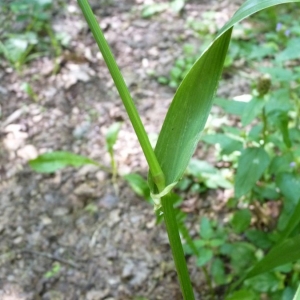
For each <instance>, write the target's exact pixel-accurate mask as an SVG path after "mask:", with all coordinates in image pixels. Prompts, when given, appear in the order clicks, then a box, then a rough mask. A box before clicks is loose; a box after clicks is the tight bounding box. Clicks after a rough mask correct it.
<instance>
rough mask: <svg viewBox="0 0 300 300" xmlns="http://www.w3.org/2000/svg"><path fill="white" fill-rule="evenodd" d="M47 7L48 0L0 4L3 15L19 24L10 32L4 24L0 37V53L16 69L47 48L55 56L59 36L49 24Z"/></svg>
mask: <svg viewBox="0 0 300 300" xmlns="http://www.w3.org/2000/svg"><path fill="white" fill-rule="evenodd" d="M51 8H52V0H21V1H11V2H10V1H9V3H8V4H1V9H3V10H5V11H6V12H7V19H8V18H9V16H11V21H10V22H11V23H14V26H16V25H17V24H18V25H19V27H20V28H22V29H21V30H19V31H17V32H15V31H14V32H12V33H10V32H9V28H7V31H6V32H5V33H4V34H3V37H2V41H0V54H2V55H3V56H4V57H5V58H6V60H8V61H9V62H10V63H11V64H12V65H13V66H14V67H15V68H16V69H17V70H19V69H20V68H21V66H22V65H24V64H25V63H26V62H27V61H30V60H31V59H34V58H36V57H38V56H41V55H43V54H44V53H45V52H49V48H51V50H53V52H54V56H55V57H57V56H59V55H60V53H61V43H60V41H59V36H56V35H55V33H54V31H53V29H52V26H51V14H50V12H51ZM6 22H8V21H6ZM8 23H9V22H8ZM7 27H8V26H7ZM49 45H50V46H51V47H49ZM56 69H57V66H56Z"/></svg>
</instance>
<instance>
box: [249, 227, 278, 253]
mask: <svg viewBox="0 0 300 300" xmlns="http://www.w3.org/2000/svg"><path fill="white" fill-rule="evenodd" d="M245 235H246V237H247V239H248V240H249V241H250V242H251V243H253V245H255V246H256V247H258V248H261V249H268V248H270V247H271V246H272V242H271V241H270V239H269V236H268V234H267V233H266V232H264V231H261V230H258V229H249V230H247V231H246V232H245Z"/></svg>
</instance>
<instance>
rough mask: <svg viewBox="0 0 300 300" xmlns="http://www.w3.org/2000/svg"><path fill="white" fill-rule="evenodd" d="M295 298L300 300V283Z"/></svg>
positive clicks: (294, 299)
mask: <svg viewBox="0 0 300 300" xmlns="http://www.w3.org/2000/svg"><path fill="white" fill-rule="evenodd" d="M293 300H300V284H299V286H298V289H297V292H296V294H295V296H294V298H293Z"/></svg>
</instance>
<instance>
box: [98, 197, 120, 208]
mask: <svg viewBox="0 0 300 300" xmlns="http://www.w3.org/2000/svg"><path fill="white" fill-rule="evenodd" d="M119 200H120V199H119V198H118V197H117V196H115V195H112V194H106V195H105V196H104V197H102V198H100V201H99V206H100V207H103V208H107V209H111V208H113V207H116V206H117V204H118V203H119Z"/></svg>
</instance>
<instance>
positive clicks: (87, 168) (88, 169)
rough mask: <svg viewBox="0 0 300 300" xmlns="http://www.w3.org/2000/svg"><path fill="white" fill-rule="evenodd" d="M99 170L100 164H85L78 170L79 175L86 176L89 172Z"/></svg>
mask: <svg viewBox="0 0 300 300" xmlns="http://www.w3.org/2000/svg"><path fill="white" fill-rule="evenodd" d="M98 170H99V167H98V166H95V165H85V166H83V167H82V168H80V170H79V171H78V173H77V175H78V176H86V175H87V174H89V173H95V172H97V171H98Z"/></svg>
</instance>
